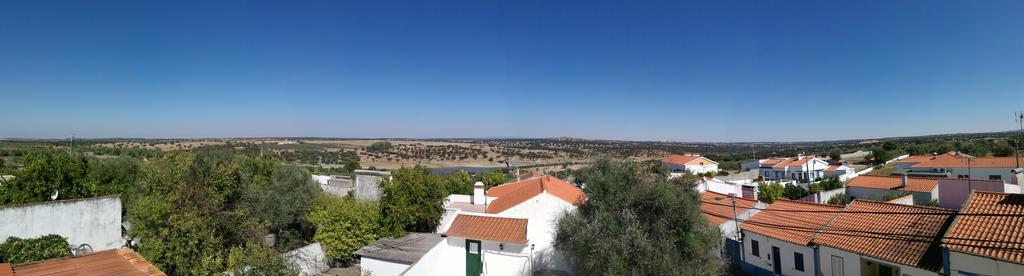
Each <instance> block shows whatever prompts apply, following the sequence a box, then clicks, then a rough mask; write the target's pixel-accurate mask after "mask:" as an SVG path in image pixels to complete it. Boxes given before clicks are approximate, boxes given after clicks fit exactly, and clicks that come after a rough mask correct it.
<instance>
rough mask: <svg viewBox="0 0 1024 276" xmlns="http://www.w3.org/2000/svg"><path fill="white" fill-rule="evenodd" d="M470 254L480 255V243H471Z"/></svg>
mask: <svg viewBox="0 0 1024 276" xmlns="http://www.w3.org/2000/svg"><path fill="white" fill-rule="evenodd" d="M469 253H473V254H479V253H480V244H479V243H475V242H471V243H469Z"/></svg>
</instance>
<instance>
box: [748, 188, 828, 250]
mask: <svg viewBox="0 0 1024 276" xmlns="http://www.w3.org/2000/svg"><path fill="white" fill-rule="evenodd" d="M842 209H843V206H839V205H828V204H816V203H810V202H802V201H793V200H788V199H779V200H776V201H775V203H772V204H771V205H769V206H768V208H765V210H763V211H761V212H759V213H757V214H756V215H754V216H753V217H751V218H750V219H748V220H747V222H746V223H741V224H740V228H741V229H743V231H748V232H754V233H758V234H761V235H763V236H767V237H771V238H774V239H779V240H783V241H787V242H791V243H795V244H799V245H807V244H808V243H810V242H811V240H812V239H813V238H814V235H815V231H817V230H810V229H821V228H822V227H824V226H825V224H827V223H828V222H829V220H831V219H832V218H833V217H835V216H836V214H838V213H839V211H841V210H842ZM780 210H808V211H820V212H790V213H787V212H785V211H780ZM787 228H788V229H787Z"/></svg>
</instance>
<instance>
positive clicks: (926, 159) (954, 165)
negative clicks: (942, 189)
mask: <svg viewBox="0 0 1024 276" xmlns="http://www.w3.org/2000/svg"><path fill="white" fill-rule="evenodd" d="M1021 164H1024V158H1021V159H1019V160H1018V159H1017V158H1015V157H974V156H970V155H966V154H962V153H957V152H948V153H944V154H938V155H925V156H911V157H908V158H905V159H902V160H900V161H898V163H897V167H896V168H897V171H896V173H905V174H907V175H910V176H920V177H939V178H955V179H968V178H969V179H978V180H999V181H1004V182H1006V183H1010V184H1020V183H1022V182H1024V179H1022V178H1024V176H1022V174H1021V172H1020V170H1015V169H1017V168H1020V166H1021Z"/></svg>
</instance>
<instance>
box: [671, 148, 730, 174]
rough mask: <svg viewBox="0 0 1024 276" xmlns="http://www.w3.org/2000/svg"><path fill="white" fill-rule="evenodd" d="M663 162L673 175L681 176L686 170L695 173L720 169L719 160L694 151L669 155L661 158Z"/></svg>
mask: <svg viewBox="0 0 1024 276" xmlns="http://www.w3.org/2000/svg"><path fill="white" fill-rule="evenodd" d="M661 164H662V166H664V167H665V168H667V169H668V171H669V173H670V174H671V176H679V175H681V174H682V173H683V172H685V171H689V172H691V173H694V174H703V173H708V172H717V171H718V162H715V161H713V160H711V159H708V158H706V157H703V156H700V154H694V153H685V154H672V155H668V156H665V157H664V158H662V159H661Z"/></svg>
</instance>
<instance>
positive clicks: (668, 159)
mask: <svg viewBox="0 0 1024 276" xmlns="http://www.w3.org/2000/svg"><path fill="white" fill-rule="evenodd" d="M697 159H704V160H708V161H710V162H712V163H715V164H717V162H715V161H712V160H711V159H707V158H705V157H703V156H700V155H699V154H670V155H666V156H665V157H664V158H662V159H661V162H663V163H671V164H679V165H686V163H690V162H693V160H697Z"/></svg>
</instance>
